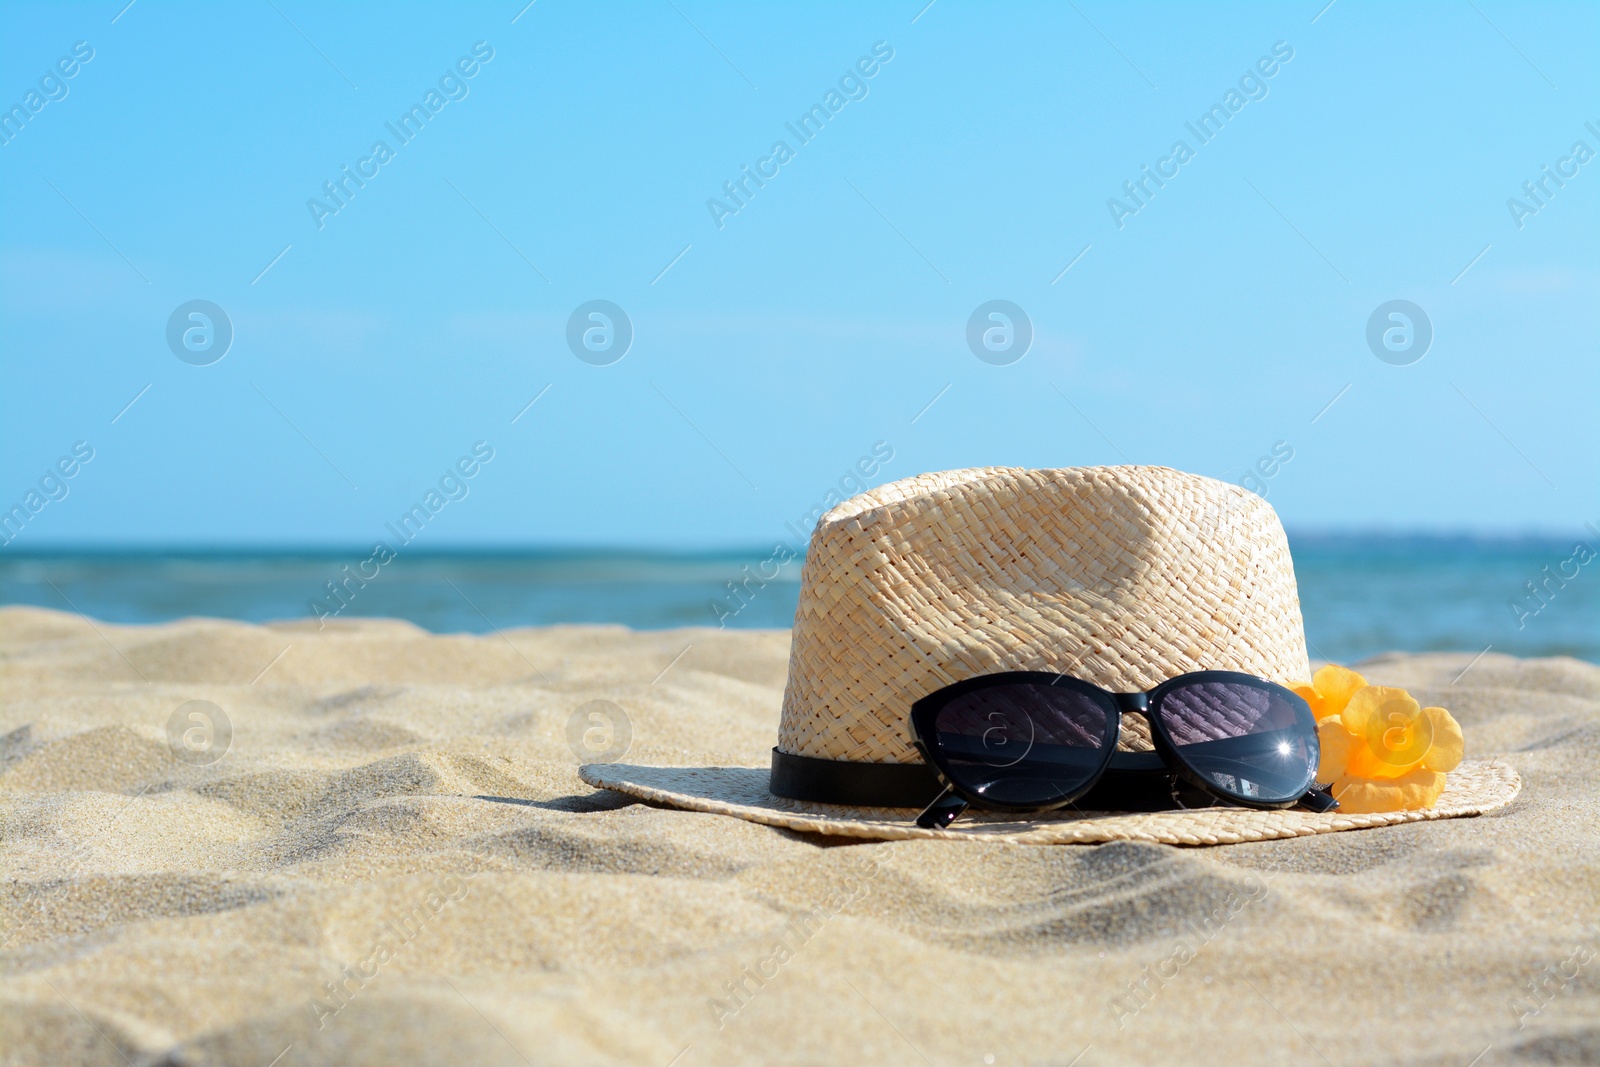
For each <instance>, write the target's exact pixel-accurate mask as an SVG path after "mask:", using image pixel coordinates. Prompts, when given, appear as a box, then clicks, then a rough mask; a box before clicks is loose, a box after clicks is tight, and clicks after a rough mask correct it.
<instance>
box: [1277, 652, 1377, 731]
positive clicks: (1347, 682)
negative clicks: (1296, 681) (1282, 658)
mask: <svg viewBox="0 0 1600 1067" xmlns="http://www.w3.org/2000/svg"><path fill="white" fill-rule="evenodd" d="M1366 684H1367V680H1366V679H1365V678H1363V677H1361V675H1359V674H1357V673H1356V672H1355V671H1352V670H1350V669H1349V668H1347V667H1338V666H1335V665H1334V664H1332V663H1330V664H1328V665H1327V666H1326V667H1324V668H1322V669H1321V670H1320V671H1318V672H1317V673H1316V674H1314V675H1312V676H1311V684H1310V685H1297V686H1295V687H1294V691H1295V692H1296V693H1299V694H1300V695H1301V696H1302V697H1304V698H1305V700H1306V703H1307V704H1310V705H1311V714H1312V716H1313V717H1314V718H1315V719H1316V720H1317V721H1318V722H1321V721H1322V720H1323V719H1325V718H1326V717H1328V716H1329V715H1338V714H1339V713H1340V712H1342V711H1344V706H1345V705H1346V704H1348V703H1349V702H1350V697H1351V695H1352V694H1353V693H1355V691H1356V690H1358V689H1360V688H1361V687H1362V686H1364V685H1366Z"/></svg>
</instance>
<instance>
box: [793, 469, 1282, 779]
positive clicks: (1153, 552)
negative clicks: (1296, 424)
mask: <svg viewBox="0 0 1600 1067" xmlns="http://www.w3.org/2000/svg"><path fill="white" fill-rule="evenodd" d="M1005 670H1034V671H1060V672H1063V673H1067V674H1071V675H1074V676H1076V677H1078V678H1082V679H1085V680H1086V681H1090V682H1093V683H1095V684H1096V685H1099V686H1101V687H1103V688H1105V689H1109V690H1112V691H1115V692H1132V691H1136V690H1146V689H1151V688H1154V687H1155V686H1156V685H1158V684H1159V683H1161V682H1163V681H1165V680H1167V679H1168V678H1171V677H1174V676H1175V675H1179V674H1184V673H1186V672H1189V671H1198V670H1237V671H1244V672H1247V673H1250V674H1255V675H1259V676H1261V677H1264V678H1269V679H1272V680H1274V681H1278V682H1282V683H1285V684H1292V683H1295V682H1302V681H1305V680H1306V679H1308V678H1310V676H1311V669H1310V664H1309V662H1308V661H1307V658H1306V645H1305V634H1304V630H1303V625H1302V622H1301V617H1300V600H1299V595H1298V593H1297V592H1296V589H1295V580H1294V569H1293V566H1292V565H1291V563H1290V560H1289V545H1288V542H1287V540H1286V539H1285V538H1284V534H1283V527H1282V526H1281V525H1279V523H1278V517H1277V515H1276V513H1275V512H1274V511H1273V510H1272V508H1271V507H1270V506H1268V505H1267V503H1266V502H1265V501H1264V500H1262V499H1260V498H1259V497H1257V496H1256V495H1255V494H1253V493H1250V492H1247V491H1246V490H1244V489H1243V488H1241V487H1239V486H1236V485H1229V484H1227V483H1225V482H1219V481H1215V480H1214V479H1211V478H1203V477H1200V476H1199V475H1194V474H1185V473H1183V472H1181V471H1176V470H1171V469H1169V468H1166V467H1073V468H1066V469H1060V470H1027V469H1024V468H1020V467H982V468H973V469H969V470H958V471H944V472H940V473H935V474H923V475H918V476H917V477H914V478H906V479H903V480H901V481H898V482H891V483H890V484H888V485H884V486H880V487H879V488H877V489H874V490H871V491H870V492H866V493H862V494H860V495H858V496H855V497H852V498H851V499H849V500H847V501H845V502H844V503H842V504H840V505H839V506H838V507H836V508H834V509H833V510H832V511H830V512H828V513H827V514H826V515H824V516H823V517H822V520H821V522H820V523H819V524H818V526H817V529H816V531H815V532H814V533H813V534H812V537H811V546H810V548H809V549H808V551H807V555H806V563H805V569H804V570H803V571H802V575H801V586H800V605H799V609H798V611H797V612H796V614H795V625H794V644H793V646H792V650H791V652H790V658H789V679H788V685H787V687H786V689H785V691H784V697H783V715H782V721H781V724H780V727H779V733H778V747H779V748H780V749H782V750H783V751H785V752H789V753H793V754H795V755H802V756H816V757H820V758H823V759H835V760H853V761H859V762H867V763H917V762H921V758H920V756H918V755H917V753H916V751H915V750H914V749H913V748H912V746H911V736H910V724H909V715H910V710H911V705H912V703H913V702H914V701H915V700H917V699H918V698H919V697H922V696H925V695H926V694H928V693H931V692H933V691H934V690H936V689H939V688H941V687H942V686H945V685H949V684H951V683H952V682H957V681H960V680H962V679H964V678H970V677H973V676H974V675H979V674H987V673H992V672H994V671H1005ZM1121 747H1123V748H1129V749H1138V748H1149V747H1150V742H1149V734H1148V727H1147V726H1146V725H1145V724H1144V723H1143V722H1142V721H1140V720H1139V719H1138V718H1137V717H1129V718H1128V719H1126V720H1125V722H1124V736H1123V740H1122V742H1121Z"/></svg>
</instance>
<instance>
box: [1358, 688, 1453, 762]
mask: <svg viewBox="0 0 1600 1067" xmlns="http://www.w3.org/2000/svg"><path fill="white" fill-rule="evenodd" d="M1340 718H1341V719H1342V720H1343V722H1344V726H1345V729H1347V730H1349V731H1350V732H1351V733H1353V734H1355V735H1356V736H1357V737H1358V738H1360V739H1361V741H1362V744H1361V745H1360V747H1358V748H1357V749H1356V750H1355V751H1354V752H1352V753H1351V754H1350V765H1349V767H1348V768H1347V769H1346V773H1347V774H1351V775H1354V776H1356V777H1359V778H1398V777H1400V776H1401V775H1403V774H1406V773H1408V772H1409V771H1411V770H1412V769H1414V768H1415V767H1416V766H1417V765H1418V764H1420V763H1421V762H1422V758H1423V756H1425V755H1427V753H1428V749H1429V748H1430V747H1432V745H1433V723H1432V722H1431V721H1430V720H1429V719H1428V718H1427V717H1426V716H1424V715H1423V714H1422V706H1421V705H1420V704H1418V703H1417V702H1416V700H1414V699H1413V698H1412V696H1411V694H1410V693H1407V692H1406V691H1405V690H1404V689H1397V688H1394V687H1392V686H1386V685H1368V686H1363V687H1362V688H1360V689H1357V690H1356V691H1355V693H1354V694H1353V695H1352V696H1351V697H1350V702H1349V703H1348V704H1347V705H1345V709H1344V713H1343V714H1342V715H1341V716H1340Z"/></svg>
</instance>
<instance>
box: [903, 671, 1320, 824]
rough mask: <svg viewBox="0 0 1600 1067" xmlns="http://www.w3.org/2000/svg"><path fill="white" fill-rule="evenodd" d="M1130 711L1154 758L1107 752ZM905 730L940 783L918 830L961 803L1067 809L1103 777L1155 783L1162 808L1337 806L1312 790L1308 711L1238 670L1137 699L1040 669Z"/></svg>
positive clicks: (1186, 678)
mask: <svg viewBox="0 0 1600 1067" xmlns="http://www.w3.org/2000/svg"><path fill="white" fill-rule="evenodd" d="M1130 711H1136V712H1139V713H1141V714H1143V715H1144V717H1145V719H1146V721H1148V722H1149V724H1150V739H1151V741H1152V742H1153V743H1154V745H1155V751H1154V752H1118V751H1117V738H1118V736H1119V734H1120V732H1121V728H1122V716H1123V715H1124V714H1125V713H1127V712H1130ZM911 729H912V735H913V740H914V742H915V744H916V746H917V748H918V750H919V751H921V753H922V758H923V759H924V761H926V763H927V764H928V765H929V766H931V767H932V768H934V770H935V771H936V772H937V773H938V776H939V780H940V782H941V784H942V785H943V786H944V789H943V791H942V792H941V793H940V794H939V796H938V797H937V798H936V799H935V800H934V801H933V803H931V804H929V805H928V806H927V807H926V808H925V809H924V810H923V812H922V814H921V815H919V816H918V817H917V825H918V826H921V827H923V828H925V829H941V828H943V827H946V826H949V825H950V824H951V823H952V822H954V821H955V820H956V819H957V818H958V817H959V816H960V815H961V813H962V812H964V811H966V810H967V808H968V806H975V807H980V808H991V809H996V810H1000V811H1017V812H1023V811H1026V812H1039V811H1050V810H1053V809H1056V808H1064V807H1066V806H1067V805H1069V804H1071V803H1073V802H1074V801H1076V800H1078V799H1079V798H1081V797H1083V796H1084V795H1085V794H1087V793H1089V792H1090V790H1091V789H1095V790H1096V793H1097V795H1098V794H1100V793H1101V792H1102V791H1105V790H1107V785H1105V784H1099V783H1101V779H1102V777H1103V776H1105V775H1106V772H1107V771H1108V770H1110V771H1111V772H1113V774H1114V775H1118V776H1120V777H1122V778H1123V782H1122V783H1120V789H1121V791H1122V792H1123V793H1127V792H1129V791H1130V790H1129V789H1128V788H1127V783H1128V781H1129V780H1138V781H1139V784H1140V785H1143V786H1146V787H1148V786H1149V785H1152V784H1159V785H1165V786H1166V788H1167V789H1168V791H1169V793H1170V800H1171V802H1172V803H1169V804H1166V805H1165V806H1167V807H1171V806H1173V804H1176V806H1178V807H1205V806H1208V805H1210V804H1214V803H1218V802H1221V803H1227V804H1238V805H1243V806H1245V807H1251V808H1290V807H1295V806H1296V805H1299V806H1302V807H1305V808H1308V809H1310V810H1312V811H1328V810H1331V809H1333V808H1336V807H1338V801H1336V800H1334V799H1333V797H1332V796H1330V795H1328V794H1327V793H1326V792H1324V791H1323V790H1321V789H1318V788H1317V787H1316V783H1315V777H1316V773H1317V761H1318V756H1319V750H1318V746H1317V726H1316V721H1315V719H1313V717H1312V715H1311V707H1310V705H1308V704H1307V703H1306V702H1305V700H1304V699H1303V698H1301V697H1300V696H1299V695H1297V694H1295V693H1293V692H1291V691H1290V690H1288V689H1285V688H1284V687H1283V686H1281V685H1276V684H1274V683H1272V682H1269V681H1267V680H1266V679H1264V678H1257V677H1255V676H1254V675H1249V674H1240V673H1238V672H1237V671H1196V672H1194V673H1192V674H1183V675H1179V676H1178V677H1176V678H1173V679H1170V680H1168V681H1166V682H1163V683H1162V684H1160V685H1158V686H1156V687H1155V688H1154V689H1152V690H1150V691H1149V692H1147V693H1111V692H1107V691H1106V690H1104V689H1101V688H1100V687H1099V686H1096V685H1091V684H1090V683H1088V682H1085V681H1083V680H1081V679H1078V678H1069V677H1067V676H1065V675H1060V674H1050V673H1047V672H1039V671H1006V672H1002V673H998V674H987V675H982V676H980V677H977V678H969V679H967V680H966V681H963V682H957V683H956V684H954V685H949V686H945V687H944V688H943V689H940V690H937V691H936V692H933V693H930V694H928V695H927V696H925V697H923V698H922V699H921V700H918V701H917V702H916V703H915V704H913V705H912V707H911ZM1097 785H1098V788H1097ZM1113 788H1114V789H1115V788H1118V786H1113ZM1132 792H1138V789H1137V788H1135V789H1133V790H1132ZM925 795H926V794H925ZM1093 806H1094V807H1096V808H1099V807H1101V805H1099V804H1096V805H1093ZM1104 806H1105V807H1106V808H1108V809H1112V808H1122V807H1124V806H1131V805H1125V804H1123V803H1116V804H1106V805H1104Z"/></svg>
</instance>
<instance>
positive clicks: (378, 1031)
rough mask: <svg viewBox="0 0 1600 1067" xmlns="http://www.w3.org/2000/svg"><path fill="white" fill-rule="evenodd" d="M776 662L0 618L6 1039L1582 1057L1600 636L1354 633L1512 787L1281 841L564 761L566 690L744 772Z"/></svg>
mask: <svg viewBox="0 0 1600 1067" xmlns="http://www.w3.org/2000/svg"><path fill="white" fill-rule="evenodd" d="M686 649H687V651H685V650H686ZM787 654H788V634H787V633H784V632H718V631H714V630H678V631H667V632H653V633H634V632H630V631H628V630H626V629H623V628H620V627H554V628H549V629H530V630H514V631H507V632H506V633H504V634H495V635H489V636H482V637H479V636H435V635H429V634H427V633H425V632H424V631H422V630H419V629H417V628H415V627H413V626H411V625H409V624H407V623H403V622H392V621H348V622H345V621H341V622H338V623H337V624H334V625H330V626H329V627H328V628H327V629H326V630H324V631H322V632H318V631H317V630H316V629H315V627H314V626H312V625H307V624H302V623H296V624H282V625H271V626H251V625H245V624H240V623H233V622H221V621H214V620H187V621H183V622H178V623H173V624H170V625H163V626H151V627H122V626H111V625H107V624H104V623H95V622H90V621H89V620H87V619H82V618H79V617H77V616H73V615H69V614H58V613H53V612H47V611H40V610H35V609H24V608H8V609H4V610H0V700H3V709H0V735H3V736H0V827H3V833H4V849H3V851H0V863H3V866H4V892H3V895H0V924H3V934H0V940H3V948H0V959H3V968H4V969H3V977H0V1062H3V1063H6V1064H52V1065H65V1064H79V1063H82V1064H123V1063H132V1064H143V1063H165V1064H213V1063H215V1064H244V1065H259V1067H267V1065H269V1064H274V1063H275V1064H277V1065H279V1067H295V1065H302V1064H392V1063H415V1064H422V1063H452V1064H454V1063H462V1064H469V1063H470V1064H523V1063H535V1064H644V1065H649V1067H667V1065H668V1064H675V1065H676V1067H691V1065H695V1064H714V1063H715V1064H720V1063H748V1062H757V1061H765V1062H773V1063H847V1062H848V1063H857V1062H864V1063H882V1064H900V1063H907V1064H923V1063H927V1064H938V1065H941V1067H942V1065H946V1064H950V1065H955V1064H991V1063H992V1064H1001V1065H1011V1064H1061V1065H1066V1064H1069V1063H1074V1062H1075V1063H1077V1064H1080V1065H1081V1067H1093V1065H1098V1064H1113V1063H1162V1064H1190V1063H1192V1064H1206V1063H1229V1064H1255V1063H1260V1064H1282V1063H1301V1064H1308V1063H1315V1064H1328V1065H1329V1067H1347V1065H1354V1064H1366V1063H1423V1064H1440V1065H1450V1067H1467V1065H1468V1064H1471V1063H1476V1064H1478V1065H1480V1067H1489V1065H1494V1064H1504V1063H1594V1062H1600V905H1597V900H1600V843H1597V827H1600V802H1597V799H1596V798H1597V795H1600V793H1597V790H1596V786H1595V777H1596V774H1597V772H1600V760H1597V758H1596V757H1597V755H1600V668H1597V667H1595V666H1593V665H1589V664H1585V663H1580V662H1577V661H1573V660H1567V659H1548V660H1515V659H1510V658H1507V657H1503V656H1499V655H1496V654H1495V653H1493V652H1491V653H1489V654H1487V655H1485V656H1483V657H1482V658H1481V659H1479V660H1477V661H1476V662H1475V663H1474V662H1472V660H1473V657H1472V655H1471V654H1466V655H1444V654H1441V655H1420V656H1405V655H1393V656H1386V657H1382V658H1379V659H1377V660H1373V661H1369V662H1368V663H1367V664H1365V665H1364V666H1363V670H1364V671H1365V672H1366V673H1367V674H1368V675H1369V677H1371V678H1372V679H1373V680H1374V681H1379V682H1383V683H1387V684H1398V685H1404V686H1407V687H1408V688H1411V689H1412V691H1413V692H1414V693H1415V694H1417V695H1418V696H1420V697H1422V698H1423V700H1424V702H1425V703H1439V704H1443V705H1444V706H1446V707H1449V708H1450V709H1451V710H1452V711H1453V712H1454V713H1455V715H1456V717H1457V718H1458V719H1459V720H1460V721H1461V723H1462V724H1463V726H1464V728H1465V730H1466V735H1467V750H1468V755H1469V757H1482V756H1498V757H1500V758H1503V759H1505V760H1506V761H1508V762H1509V763H1510V764H1511V765H1512V766H1514V767H1515V768H1516V769H1517V770H1518V771H1519V772H1520V773H1521V775H1522V777H1523V782H1524V785H1523V790H1522V794H1521V796H1520V797H1519V798H1518V799H1517V800H1516V801H1515V803H1513V804H1512V805H1511V806H1510V807H1508V808H1506V809H1504V810H1502V811H1500V812H1497V813H1495V814H1493V815H1489V816H1483V817H1479V818H1472V819H1454V820H1445V821H1440V822H1430V823H1415V824H1410V825H1404V826H1396V827H1388V828H1380V829H1370V830H1358V831H1349V832H1344V833H1336V834H1327V835H1322V836H1318V837H1312V838H1305V839H1297V840H1289V841H1276V842H1267V843H1261V844H1252V845H1230V846H1221V847H1215V848H1193V849H1185V848H1174V847H1168V846H1159V845H1143V844H1111V845H1100V846H1059V847H1029V846H1017V845H1007V844H1003V843H997V842H982V843H963V844H950V843H945V842H927V841H906V842H892V843H870V842H866V843H847V842H840V841H838V840H831V839H823V838H820V837H813V836H806V835H802V834H797V833H792V832H789V831H783V830H777V829H772V828H769V827H765V826H760V825H756V824H753V823H748V822H743V821H740V820H736V819H731V818H725V817H720V816H715V815H703V814H694V813H689V812H682V811H675V810H670V809H664V808H655V807H651V806H648V805H645V804H641V803H636V802H632V801H630V800H629V799H628V798H625V797H622V796H619V795H617V794H612V793H601V792H596V791H594V790H592V789H590V788H589V787H588V786H585V785H584V784H583V783H582V782H581V781H579V779H578V776H577V774H576V769H577V765H578V763H579V759H578V757H577V756H576V755H575V753H574V750H573V748H572V747H571V746H570V745H569V742H568V720H569V717H570V716H571V715H572V712H573V711H574V709H576V708H578V707H579V706H580V705H583V704H585V703H586V702H588V701H591V700H596V699H603V700H609V701H612V702H614V703H615V704H616V705H618V706H619V707H621V708H622V709H624V711H625V713H626V715H627V717H628V721H629V724H630V725H631V732H632V743H631V748H630V749H629V751H628V753H627V759H628V761H629V762H637V763H662V764H681V765H707V764H726V765H759V764H762V763H764V762H765V759H766V754H767V751H768V749H769V748H770V746H771V745H772V743H773V740H774V737H775V733H776V728H777V717H778V707H779V702H780V697H781V694H782V687H783V680H784V671H785V666H786V660H787ZM1469 663H1470V668H1469ZM1464 668H1466V672H1465V674H1462V671H1463V669H1464ZM1458 675H1460V677H1459V680H1456V681H1455V683H1454V684H1453V685H1452V684H1451V682H1452V679H1456V678H1457V676H1458ZM192 700H205V701H211V702H213V703H215V704H216V705H218V706H220V707H221V708H223V709H224V710H225V712H226V714H227V716H228V717H229V719H230V721H231V723H232V726H233V738H232V742H231V745H230V747H229V748H228V750H227V751H226V754H225V755H222V756H221V758H220V759H217V760H216V762H213V763H210V764H209V765H203V766H202V765H195V764H191V763H187V762H183V761H180V760H179V759H177V758H176V757H175V756H174V754H173V749H172V747H171V746H169V743H168V731H167V724H168V720H169V718H170V717H171V716H172V715H173V713H174V711H175V710H176V709H178V708H179V706H180V705H183V704H185V703H186V702H188V701H192ZM215 736H216V735H215V734H214V735H213V737H214V739H215ZM180 748H181V746H180ZM215 754H216V746H214V747H213V749H212V751H211V752H210V753H208V754H207V753H202V755H215ZM334 983H342V984H341V985H340V986H339V988H338V992H337V994H336V993H335V991H334V990H335V986H334ZM1475 1057H1477V1059H1475Z"/></svg>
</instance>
